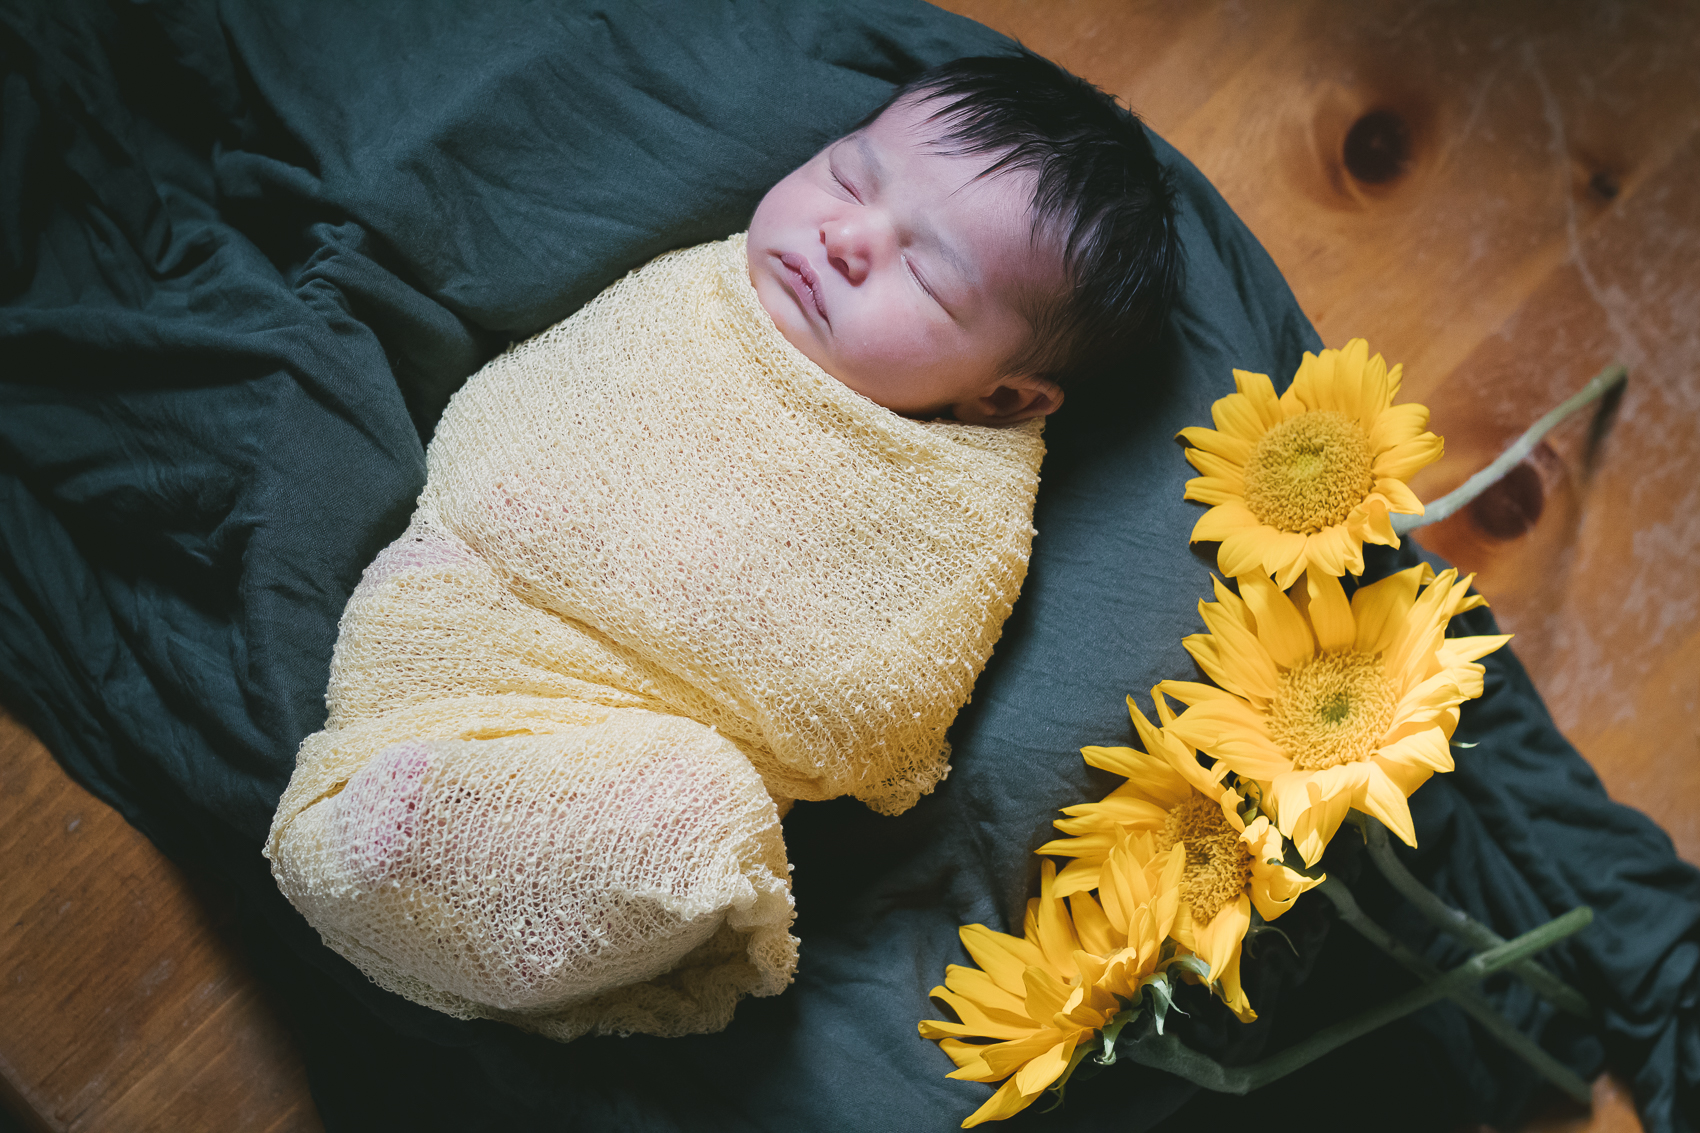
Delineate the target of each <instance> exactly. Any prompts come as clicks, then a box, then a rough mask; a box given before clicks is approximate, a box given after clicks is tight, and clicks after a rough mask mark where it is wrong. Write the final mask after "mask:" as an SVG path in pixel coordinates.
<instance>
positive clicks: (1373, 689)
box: [1269, 649, 1395, 771]
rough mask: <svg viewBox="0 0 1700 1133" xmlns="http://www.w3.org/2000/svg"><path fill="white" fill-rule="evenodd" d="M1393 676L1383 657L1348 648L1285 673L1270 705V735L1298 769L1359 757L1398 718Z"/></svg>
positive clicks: (1370, 750)
mask: <svg viewBox="0 0 1700 1133" xmlns="http://www.w3.org/2000/svg"><path fill="white" fill-rule="evenodd" d="M1394 706H1395V701H1394V696H1393V682H1391V681H1389V680H1388V679H1387V671H1386V669H1384V668H1383V667H1382V664H1381V658H1379V657H1377V656H1374V655H1373V654H1369V653H1359V652H1357V651H1356V650H1352V649H1343V650H1340V651H1339V652H1335V653H1324V654H1322V655H1321V656H1319V657H1314V658H1312V659H1311V660H1309V661H1306V662H1305V663H1304V664H1302V665H1299V666H1297V667H1296V668H1292V669H1288V670H1287V671H1286V672H1284V673H1282V674H1281V677H1280V680H1279V681H1278V682H1277V683H1276V685H1275V699H1274V701H1273V702H1272V703H1271V704H1270V706H1269V738H1270V739H1272V740H1274V741H1275V743H1276V745H1277V746H1278V747H1280V749H1281V753H1282V754H1283V755H1285V756H1286V757H1287V758H1288V759H1290V760H1292V761H1293V768H1294V769H1295V770H1298V771H1321V770H1322V769H1323V768H1325V767H1338V766H1340V764H1342V763H1357V762H1358V761H1359V760H1363V759H1368V758H1369V757H1370V755H1371V754H1373V753H1374V751H1375V749H1376V746H1377V744H1378V742H1379V741H1380V739H1381V737H1382V736H1385V735H1386V734H1387V729H1388V727H1389V725H1391V724H1392V723H1393V709H1394Z"/></svg>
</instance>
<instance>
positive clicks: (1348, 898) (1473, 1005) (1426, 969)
mask: <svg viewBox="0 0 1700 1133" xmlns="http://www.w3.org/2000/svg"><path fill="white" fill-rule="evenodd" d="M1372 821H1373V820H1372ZM1318 888H1319V889H1320V890H1321V891H1322V895H1323V896H1324V897H1327V898H1328V900H1329V901H1331V902H1332V903H1333V905H1334V910H1335V912H1336V913H1338V914H1339V916H1340V919H1341V920H1343V921H1345V922H1346V923H1347V924H1349V925H1351V926H1352V928H1353V929H1355V930H1356V931H1357V933H1358V935H1359V936H1362V937H1363V938H1364V939H1365V940H1367V941H1369V942H1370V943H1371V944H1373V945H1375V946H1376V947H1377V948H1379V949H1381V950H1382V951H1383V952H1385V953H1387V954H1388V955H1389V956H1391V957H1393V959H1394V960H1396V961H1398V962H1399V963H1400V964H1402V965H1403V966H1404V967H1405V968H1406V969H1407V970H1408V971H1410V972H1411V973H1413V974H1414V975H1415V976H1416V977H1417V978H1418V979H1420V980H1423V981H1425V982H1429V983H1432V982H1433V981H1435V980H1438V979H1440V978H1441V974H1442V973H1441V971H1440V969H1439V968H1437V967H1435V966H1434V965H1433V964H1432V963H1430V962H1429V961H1428V959H1427V958H1425V957H1423V956H1422V955H1420V954H1418V953H1417V952H1414V951H1412V950H1411V949H1410V948H1409V947H1407V946H1406V945H1405V944H1404V943H1402V942H1401V941H1400V940H1399V939H1398V938H1397V937H1395V936H1394V935H1393V934H1392V933H1390V932H1388V931H1387V930H1386V929H1384V928H1382V927H1381V926H1380V925H1378V924H1376V923H1375V922H1374V921H1373V920H1371V919H1370V918H1369V916H1368V915H1367V914H1365V913H1364V911H1363V909H1362V908H1360V907H1359V905H1358V902H1357V899H1356V898H1354V897H1353V896H1352V892H1351V890H1349V889H1347V888H1346V886H1345V885H1344V884H1343V883H1342V882H1340V881H1339V880H1337V879H1335V878H1332V877H1331V878H1329V879H1328V880H1326V881H1324V882H1323V883H1322V884H1321V885H1320V886H1318ZM1500 943H1501V944H1503V943H1504V941H1501V942H1500ZM1522 963H1525V964H1526V963H1529V961H1527V960H1525V961H1522ZM1517 967H1518V965H1517V964H1516V963H1512V964H1507V965H1506V969H1507V970H1508V971H1516V970H1517ZM1447 998H1448V999H1450V1000H1452V1002H1454V1003H1456V1004H1457V1005H1458V1006H1459V1007H1461V1008H1463V1009H1464V1011H1465V1013H1466V1014H1468V1015H1469V1016H1470V1018H1472V1019H1474V1020H1475V1021H1476V1022H1478V1023H1480V1024H1481V1025H1482V1028H1483V1029H1484V1030H1485V1031H1487V1032H1488V1033H1489V1034H1491V1035H1492V1036H1493V1037H1494V1038H1496V1039H1498V1040H1499V1041H1500V1042H1501V1043H1503V1044H1504V1045H1505V1046H1506V1047H1507V1048H1508V1049H1509V1050H1510V1051H1511V1052H1512V1053H1513V1054H1515V1055H1517V1057H1519V1058H1521V1059H1522V1060H1523V1061H1524V1062H1527V1063H1528V1064H1529V1065H1530V1066H1533V1067H1534V1068H1535V1070H1536V1071H1537V1072H1538V1073H1539V1074H1540V1075H1541V1076H1542V1077H1543V1078H1545V1079H1546V1080H1547V1081H1549V1082H1551V1083H1552V1084H1553V1085H1555V1086H1557V1087H1558V1088H1559V1089H1561V1090H1563V1091H1564V1092H1565V1093H1567V1094H1569V1095H1570V1096H1571V1097H1573V1098H1575V1099H1576V1100H1577V1101H1579V1102H1582V1103H1583V1104H1587V1103H1588V1102H1589V1101H1590V1100H1591V1099H1592V1097H1593V1091H1592V1089H1590V1088H1589V1086H1588V1083H1586V1082H1584V1081H1583V1080H1582V1079H1581V1078H1580V1077H1579V1076H1577V1074H1576V1073H1575V1072H1574V1071H1572V1070H1571V1069H1570V1067H1568V1066H1566V1065H1564V1063H1562V1062H1560V1061H1559V1060H1558V1059H1556V1058H1554V1057H1553V1056H1552V1055H1550V1054H1548V1053H1547V1052H1546V1051H1544V1050H1542V1049H1541V1047H1540V1044H1538V1043H1536V1042H1535V1041H1534V1040H1533V1039H1531V1038H1530V1037H1529V1036H1528V1035H1525V1034H1524V1033H1523V1032H1522V1031H1520V1030H1518V1029H1517V1028H1516V1027H1514V1026H1512V1024H1511V1023H1510V1021H1509V1020H1507V1019H1506V1018H1505V1016H1503V1015H1501V1014H1500V1013H1499V1012H1498V1011H1495V1010H1494V1009H1493V1007H1492V1005H1490V1004H1489V1003H1488V1002H1487V1001H1486V1000H1485V999H1483V998H1482V997H1481V996H1480V995H1478V994H1477V993H1476V992H1475V990H1474V989H1473V988H1468V987H1466V988H1461V989H1459V990H1457V991H1454V992H1450V993H1448V995H1447Z"/></svg>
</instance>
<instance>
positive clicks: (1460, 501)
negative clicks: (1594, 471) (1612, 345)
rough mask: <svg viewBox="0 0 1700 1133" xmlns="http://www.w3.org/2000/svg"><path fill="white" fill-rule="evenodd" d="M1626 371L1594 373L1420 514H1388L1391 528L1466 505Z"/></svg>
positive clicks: (1406, 527) (1436, 518)
mask: <svg viewBox="0 0 1700 1133" xmlns="http://www.w3.org/2000/svg"><path fill="white" fill-rule="evenodd" d="M1628 377H1629V370H1628V369H1627V368H1626V367H1625V366H1624V365H1623V364H1622V363H1621V362H1613V363H1612V364H1611V365H1609V366H1607V367H1606V368H1605V369H1603V370H1601V371H1600V372H1599V373H1598V374H1595V375H1594V377H1593V380H1591V381H1590V382H1589V383H1588V384H1587V385H1585V386H1583V387H1582V388H1581V389H1580V390H1578V391H1577V392H1576V393H1574V394H1572V395H1571V396H1570V397H1569V398H1567V399H1566V400H1565V401H1563V402H1562V403H1561V404H1559V405H1558V406H1556V407H1555V408H1553V409H1552V410H1550V411H1548V412H1547V414H1546V415H1545V416H1543V417H1542V418H1541V419H1540V420H1539V421H1536V422H1535V423H1534V424H1533V425H1530V426H1529V428H1528V431H1527V432H1525V433H1524V434H1523V435H1522V436H1520V437H1518V438H1517V439H1516V440H1515V441H1513V442H1512V444H1511V447H1510V448H1508V449H1506V450H1505V451H1504V452H1502V453H1500V454H1499V455H1498V456H1497V457H1495V458H1494V460H1493V463H1491V464H1489V465H1488V466H1487V467H1486V468H1484V469H1482V470H1481V471H1480V472H1478V473H1476V474H1475V475H1474V476H1472V477H1470V478H1469V479H1468V480H1466V481H1464V482H1463V483H1462V484H1461V485H1459V486H1458V487H1456V488H1454V489H1452V491H1450V492H1448V493H1446V494H1445V495H1444V496H1442V497H1440V498H1439V499H1438V500H1435V501H1434V502H1432V503H1430V504H1428V505H1427V506H1426V507H1424V509H1423V514H1421V515H1395V516H1392V517H1391V518H1392V521H1393V530H1394V531H1395V532H1396V533H1398V534H1400V535H1403V534H1405V532H1407V531H1414V530H1416V529H1417V528H1419V527H1422V526H1423V525H1425V524H1429V523H1439V522H1440V521H1441V520H1443V519H1445V518H1446V517H1447V516H1449V515H1451V514H1453V513H1454V512H1456V511H1459V510H1460V509H1462V508H1465V507H1467V506H1469V504H1470V501H1472V500H1474V499H1475V498H1476V497H1477V496H1479V495H1481V494H1482V493H1483V492H1485V491H1486V490H1487V489H1489V488H1491V487H1492V486H1493V484H1494V482H1495V481H1497V480H1498V479H1499V478H1500V477H1501V476H1504V475H1505V474H1506V473H1507V472H1509V471H1511V470H1512V468H1514V467H1516V465H1517V463H1518V462H1519V461H1521V460H1522V459H1523V458H1524V457H1525V456H1528V455H1529V454H1530V453H1531V452H1533V451H1534V450H1535V446H1536V445H1538V444H1540V443H1541V438H1542V437H1544V436H1546V435H1547V434H1548V433H1549V432H1551V431H1552V428H1553V426H1555V425H1557V424H1558V423H1559V422H1560V421H1562V420H1564V419H1565V418H1566V417H1568V416H1570V415H1571V414H1572V413H1574V412H1576V411H1577V410H1578V409H1580V408H1582V407H1583V406H1584V405H1587V404H1588V403H1589V402H1591V401H1596V400H1598V399H1599V398H1600V397H1602V396H1604V395H1605V393H1606V392H1607V391H1608V390H1610V389H1611V388H1612V387H1613V386H1616V385H1618V384H1619V383H1620V382H1623V381H1625V380H1627V379H1628Z"/></svg>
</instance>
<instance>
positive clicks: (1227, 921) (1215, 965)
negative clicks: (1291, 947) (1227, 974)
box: [1193, 893, 1251, 983]
mask: <svg viewBox="0 0 1700 1133" xmlns="http://www.w3.org/2000/svg"><path fill="white" fill-rule="evenodd" d="M1250 927H1251V900H1250V899H1249V898H1248V897H1247V896H1246V895H1245V894H1244V893H1242V894H1240V896H1239V897H1238V898H1237V899H1235V900H1233V901H1230V902H1228V903H1227V904H1226V905H1223V906H1222V907H1221V908H1220V909H1219V910H1217V912H1216V915H1215V916H1214V917H1212V918H1211V919H1210V923H1209V924H1207V925H1205V926H1204V927H1203V928H1202V929H1200V928H1199V927H1198V925H1197V922H1196V920H1195V921H1194V924H1193V938H1194V940H1195V941H1196V942H1197V943H1196V944H1195V945H1194V951H1196V952H1197V953H1198V956H1199V959H1201V960H1203V961H1204V962H1205V963H1206V964H1209V965H1210V975H1209V977H1208V978H1209V981H1210V982H1211V983H1215V982H1216V981H1217V980H1218V979H1220V978H1221V977H1222V972H1223V971H1224V970H1225V969H1226V968H1227V966H1228V964H1229V963H1230V962H1231V961H1232V960H1233V958H1234V957H1235V956H1237V955H1239V951H1240V942H1241V941H1243V940H1244V939H1245V934H1246V929H1248V928H1250Z"/></svg>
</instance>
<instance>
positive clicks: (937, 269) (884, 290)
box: [749, 54, 1181, 425]
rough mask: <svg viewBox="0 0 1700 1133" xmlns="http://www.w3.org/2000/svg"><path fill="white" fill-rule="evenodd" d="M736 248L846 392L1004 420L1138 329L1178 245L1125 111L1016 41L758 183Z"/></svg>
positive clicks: (1025, 410) (1057, 399)
mask: <svg viewBox="0 0 1700 1133" xmlns="http://www.w3.org/2000/svg"><path fill="white" fill-rule="evenodd" d="M749 261H750V279H751V281H752V282H753V283H754V284H755V288H756V294H757V295H758V296H759V298H760V299H761V303H762V306H763V307H764V308H766V310H767V312H768V314H769V315H771V316H772V317H773V321H774V323H775V324H776V325H777V326H778V327H779V330H780V332H781V333H783V334H784V335H785V337H786V338H787V339H788V340H790V342H791V344H792V345H793V346H795V347H796V348H797V349H798V350H800V351H802V352H803V354H805V355H806V356H807V357H808V358H809V359H810V360H811V361H813V362H814V363H815V364H816V365H818V366H820V368H821V369H823V370H825V371H826V372H827V373H829V374H831V375H832V376H833V377H835V378H837V379H838V380H839V381H841V382H843V383H844V384H845V385H847V386H849V387H850V388H851V389H854V390H856V391H857V392H859V393H861V394H863V395H865V396H866V397H868V398H870V399H872V400H873V401H875V402H878V403H879V404H880V405H883V406H885V407H886V408H888V409H891V410H894V411H896V412H898V413H903V414H906V415H908V416H911V417H941V416H954V417H955V418H956V419H957V420H960V421H965V422H968V423H970V424H980V425H1008V424H1013V423H1015V422H1017V421H1021V420H1025V419H1026V418H1029V417H1037V416H1042V415H1043V414H1046V413H1050V412H1051V411H1053V410H1055V409H1056V408H1057V406H1058V405H1060V404H1061V403H1062V398H1063V391H1064V389H1065V388H1067V387H1068V386H1069V384H1070V383H1071V381H1073V380H1075V379H1076V378H1078V377H1079V376H1081V375H1083V374H1086V373H1088V372H1090V371H1092V370H1094V369H1096V368H1097V367H1099V366H1101V365H1102V364H1104V363H1105V362H1107V361H1109V360H1111V359H1114V358H1117V357H1121V356H1125V354H1126V353H1127V352H1128V351H1129V350H1130V348H1133V347H1135V346H1137V345H1138V344H1139V343H1140V342H1142V341H1144V340H1147V339H1149V338H1150V337H1152V336H1153V335H1154V334H1155V333H1156V330H1157V328H1158V327H1159V326H1160V325H1161V323H1162V320H1163V318H1164V316H1165V314H1166V312H1167V309H1168V307H1169V304H1170V302H1171V301H1172V300H1173V298H1174V295H1175V293H1176V291H1177V289H1178V287H1179V279H1180V261H1181V252H1180V243H1179V239H1178V237H1177V235H1176V231H1175V215H1174V204H1173V194H1172V191H1171V190H1170V188H1169V186H1168V180H1167V177H1166V175H1165V173H1164V170H1163V168H1162V167H1161V166H1160V165H1159V164H1158V163H1157V159H1156V155H1155V154H1154V153H1153V152H1152V149H1151V143H1150V141H1149V140H1148V139H1147V138H1146V136H1145V132H1144V130H1143V129H1141V127H1140V126H1139V124H1138V122H1137V121H1135V120H1134V119H1132V118H1131V117H1130V116H1129V115H1128V114H1126V112H1124V111H1122V110H1120V109H1118V108H1117V107H1116V105H1115V103H1114V101H1113V100H1112V99H1111V98H1110V97H1109V96H1108V95H1106V94H1104V93H1103V92H1102V91H1100V90H1098V89H1097V88H1095V87H1093V86H1091V85H1090V84H1088V83H1086V82H1084V81H1083V80H1081V79H1078V78H1075V77H1074V76H1073V75H1070V74H1068V73H1067V72H1066V71H1063V70H1062V69H1061V68H1059V67H1057V66H1055V65H1054V64H1051V63H1049V62H1047V61H1045V60H1044V59H1041V58H1039V57H1038V56H1036V55H1031V54H1022V55H1013V56H996V57H986V58H976V59H959V60H957V61H956V62H954V63H947V64H945V65H943V66H941V67H936V68H934V69H933V70H931V71H928V72H926V73H925V74H923V75H921V76H920V77H919V78H917V79H915V80H913V81H911V82H909V83H908V84H906V85H904V86H903V87H901V88H900V89H899V90H898V91H897V93H896V94H895V95H893V96H892V99H891V101H889V102H888V103H886V105H885V106H883V107H881V108H880V109H879V110H878V111H877V112H875V113H874V114H873V115H872V116H870V117H869V118H868V119H867V120H866V121H864V122H863V124H862V125H861V126H860V127H858V128H857V129H856V130H854V131H852V132H851V133H849V134H847V135H845V136H844V137H842V138H840V139H838V140H837V141H835V142H833V143H832V144H831V145H829V146H827V147H826V148H825V149H824V150H822V151H821V152H820V153H818V154H816V155H815V156H814V157H813V158H812V159H810V160H809V161H808V162H807V163H806V164H804V165H802V166H801V167H799V168H798V169H796V170H794V171H793V172H792V173H791V174H790V175H789V176H787V177H786V178H785V179H784V180H783V181H781V182H779V184H777V185H775V186H774V187H773V188H772V189H771V190H769V191H768V194H767V196H765V197H763V198H762V202H761V204H760V205H759V206H757V208H756V212H755V217H754V218H753V219H752V220H751V221H750V234H749Z"/></svg>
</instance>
